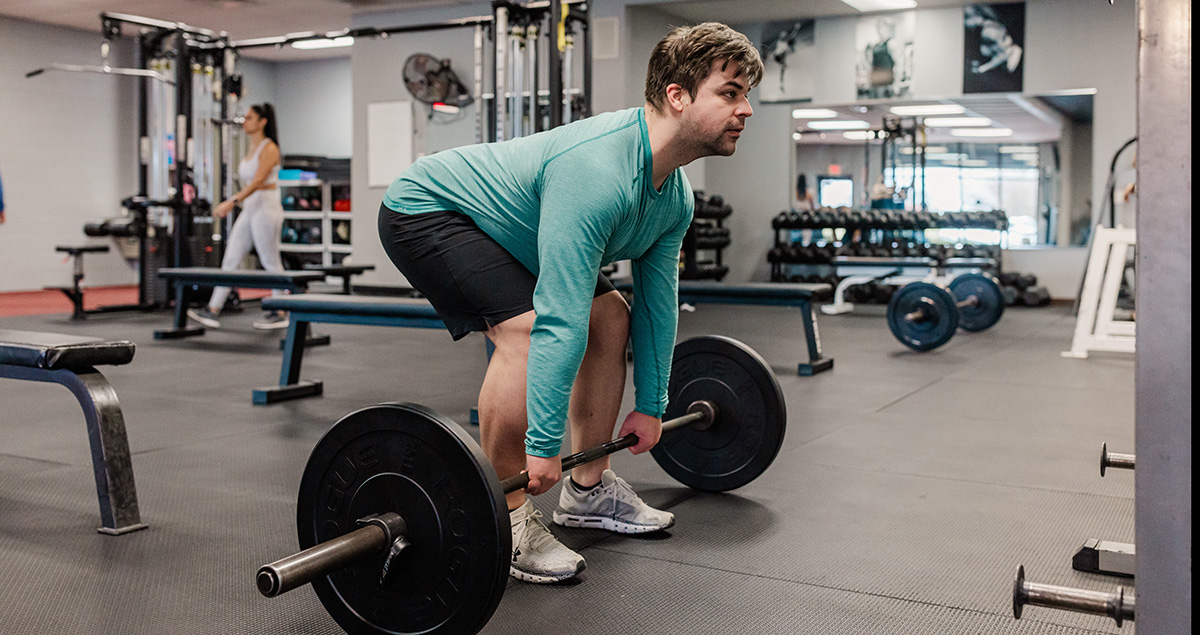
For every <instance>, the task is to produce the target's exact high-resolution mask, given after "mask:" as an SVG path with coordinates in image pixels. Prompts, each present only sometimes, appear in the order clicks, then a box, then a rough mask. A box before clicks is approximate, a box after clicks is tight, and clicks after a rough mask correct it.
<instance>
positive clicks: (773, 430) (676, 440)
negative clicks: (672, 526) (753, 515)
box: [650, 336, 787, 492]
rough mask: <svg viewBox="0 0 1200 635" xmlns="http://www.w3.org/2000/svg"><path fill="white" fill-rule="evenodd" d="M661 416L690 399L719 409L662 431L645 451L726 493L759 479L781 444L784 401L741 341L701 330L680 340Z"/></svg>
mask: <svg viewBox="0 0 1200 635" xmlns="http://www.w3.org/2000/svg"><path fill="white" fill-rule="evenodd" d="M667 399H668V401H667V411H666V414H664V415H663V419H664V420H667V419H674V418H676V417H682V416H683V415H685V414H687V408H688V406H689V405H691V404H692V402H694V401H699V400H705V401H708V402H710V403H712V404H713V405H715V406H716V408H717V417H716V419H715V421H714V422H713V424H712V425H711V426H710V427H708V428H706V429H704V430H700V429H698V428H696V427H694V426H690V427H685V428H680V429H678V430H675V431H674V432H670V433H668V434H665V435H663V437H662V439H661V440H660V441H659V442H658V445H656V446H654V449H652V450H651V451H650V453H651V455H653V456H654V460H655V461H657V462H658V464H659V466H660V467H662V468H663V470H665V471H666V472H667V473H668V474H670V475H671V477H672V478H674V479H675V480H677V481H679V482H680V483H683V484H684V485H687V486H689V487H692V488H695V489H699V490H703V491H708V492H724V491H728V490H731V489H736V488H738V487H742V486H743V485H746V484H747V483H749V482H750V481H753V480H754V479H755V478H758V476H759V475H761V474H762V473H763V472H764V471H766V469H767V467H768V466H770V465H771V462H772V461H774V460H775V456H776V455H777V454H779V448H780V447H781V446H782V445H783V436H784V432H785V430H786V428H787V407H786V405H785V404H784V401H783V392H782V391H781V390H780V388H779V382H778V381H776V379H775V374H774V373H773V372H771V367H770V366H768V365H767V363H766V362H765V361H763V358H762V357H760V356H759V355H758V353H756V352H754V351H753V350H752V349H750V348H749V347H748V346H746V345H745V344H742V343H741V342H738V341H737V340H733V339H730V338H727V337H720V336H703V337H696V338H692V339H689V340H686V341H683V342H680V343H679V344H678V345H677V346H676V347H675V355H674V360H673V361H672V363H671V383H670V386H669V387H668V398H667Z"/></svg>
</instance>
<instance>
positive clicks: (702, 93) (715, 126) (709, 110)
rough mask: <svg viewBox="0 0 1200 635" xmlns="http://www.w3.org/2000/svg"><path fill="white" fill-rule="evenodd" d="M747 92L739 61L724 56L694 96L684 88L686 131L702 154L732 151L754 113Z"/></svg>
mask: <svg viewBox="0 0 1200 635" xmlns="http://www.w3.org/2000/svg"><path fill="white" fill-rule="evenodd" d="M722 66H724V67H725V68H724V69H722ZM748 92H750V81H749V80H748V79H747V77H746V74H745V73H741V74H739V69H738V68H737V67H736V65H734V64H726V63H725V61H724V60H717V61H716V62H713V67H712V71H711V72H710V73H709V74H708V77H707V78H705V80H704V81H703V82H700V86H699V87H697V88H696V97H695V99H692V98H691V96H690V95H688V94H687V92H686V91H684V92H683V96H682V99H683V100H684V102H685V107H684V109H683V116H682V120H683V124H684V127H683V132H684V134H685V135H686V138H687V140H688V141H689V142H691V143H694V144H696V145H697V146H698V147H699V149H700V151H701V152H702V153H703V154H702V156H710V155H720V156H725V157H727V156H730V155H732V154H733V151H734V150H735V149H736V148H737V140H738V137H740V136H741V132H742V128H744V127H746V118H747V117H749V116H750V115H752V114H754V109H752V108H751V107H750V100H749V99H747V98H746V93H748Z"/></svg>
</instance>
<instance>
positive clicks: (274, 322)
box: [251, 313, 290, 331]
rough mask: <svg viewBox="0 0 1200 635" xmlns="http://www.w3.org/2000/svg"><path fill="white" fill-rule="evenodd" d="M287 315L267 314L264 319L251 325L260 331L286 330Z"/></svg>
mask: <svg viewBox="0 0 1200 635" xmlns="http://www.w3.org/2000/svg"><path fill="white" fill-rule="evenodd" d="M288 322H290V320H288V316H287V313H268V314H267V316H266V317H264V318H263V319H261V320H257V321H255V322H254V324H252V325H251V326H253V327H254V328H256V329H258V330H260V331H270V330H273V329H286V328H287V327H288Z"/></svg>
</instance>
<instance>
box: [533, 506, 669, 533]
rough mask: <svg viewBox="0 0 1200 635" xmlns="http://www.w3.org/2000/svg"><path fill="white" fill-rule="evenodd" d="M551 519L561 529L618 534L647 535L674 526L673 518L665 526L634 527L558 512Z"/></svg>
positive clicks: (597, 517) (619, 521)
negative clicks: (590, 530)
mask: <svg viewBox="0 0 1200 635" xmlns="http://www.w3.org/2000/svg"><path fill="white" fill-rule="evenodd" d="M553 518H554V524H556V525H562V526H563V527H583V528H585V529H606V530H608V531H612V532H615V533H618V534H648V533H650V532H652V531H662V530H664V529H670V528H671V527H673V526H674V525H675V518H674V517H672V518H671V522H669V523H667V524H665V525H635V524H633V523H627V522H625V521H621V520H617V519H615V518H608V517H605V516H580V515H578V514H567V513H563V512H558V511H556V512H554V516H553Z"/></svg>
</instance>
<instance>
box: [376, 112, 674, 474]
mask: <svg viewBox="0 0 1200 635" xmlns="http://www.w3.org/2000/svg"><path fill="white" fill-rule="evenodd" d="M653 173H654V170H653V157H652V155H651V152H650V139H649V136H648V134H647V130H646V118H645V114H644V112H643V110H642V109H641V108H632V109H628V110H621V111H617V112H611V113H604V114H601V115H596V116H594V117H590V118H588V119H583V120H580V121H577V122H573V123H571V124H568V125H565V126H560V127H558V128H555V129H553V130H548V131H546V132H541V133H538V134H535V135H531V136H528V137H522V138H519V139H513V140H511V141H504V142H500V143H488V144H480V145H472V146H465V147H461V148H455V149H452V150H446V151H444V152H439V153H437V154H433V155H429V156H425V157H421V158H420V159H417V160H416V161H415V162H413V164H412V165H411V166H410V167H409V168H408V169H407V170H405V171H404V173H403V174H401V175H400V176H399V177H398V178H397V179H396V180H395V181H394V182H393V183H392V185H391V186H390V187H389V188H388V190H387V194H386V195H385V196H384V204H385V205H386V206H387V207H388V208H389V209H391V210H393V211H396V212H399V213H404V214H419V213H424V212H433V211H458V212H461V213H463V214H466V215H467V216H469V217H470V218H471V219H472V220H473V221H474V222H475V224H476V225H477V226H478V227H479V228H480V229H481V230H483V231H484V232H485V233H487V234H488V235H489V236H491V237H492V238H493V239H494V240H495V241H496V242H497V243H499V244H500V245H501V246H502V247H504V248H505V249H506V250H508V251H509V252H510V253H512V254H513V256H514V257H516V258H517V260H518V261H520V262H521V263H522V264H523V265H525V267H527V268H528V269H529V270H530V271H531V272H532V273H533V274H534V275H535V276H537V285H536V287H535V290H534V294H533V307H534V311H535V313H536V317H535V319H534V323H533V330H532V333H531V335H530V347H529V365H528V371H527V379H526V393H527V394H526V404H527V406H528V416H529V428H528V432H527V433H526V438H525V451H526V452H527V453H528V454H530V455H533V456H542V457H550V456H557V455H558V453H559V450H560V449H561V446H562V438H563V434H564V432H565V430H566V422H567V406H568V403H569V401H570V393H571V386H572V384H574V382H575V376H576V374H577V373H578V372H579V365H580V363H581V362H582V361H583V354H584V351H585V349H586V347H587V338H588V321H589V317H590V315H591V309H592V296H593V293H594V291H595V288H596V277H597V276H598V275H599V271H600V268H601V267H603V266H605V265H607V264H610V263H612V262H616V261H619V260H630V261H632V265H633V287H634V301H633V308H632V314H631V317H630V320H631V322H630V337H631V339H632V344H633V352H634V358H633V359H634V361H633V382H634V394H635V405H634V407H635V409H636V410H637V411H638V412H641V413H643V414H647V415H651V416H654V417H659V418H661V417H662V415H663V412H664V411H665V410H666V403H667V382H668V379H669V375H670V371H671V356H672V352H673V350H674V346H675V333H676V327H677V322H678V317H679V314H678V282H677V281H678V278H679V249H680V247H681V246H682V244H683V236H684V234H685V233H686V232H687V229H688V226H689V225H690V224H691V221H692V212H693V208H694V198H693V195H692V190H691V186H690V185H689V184H688V181H687V177H686V176H685V175H684V174H683V170H681V169H676V170H675V171H674V172H672V173H671V175H670V176H669V177H668V178H667V180H666V181H665V182H664V183H663V185H662V187H661V188H659V189H657V190H656V189H655V188H654V184H653V178H652V177H653Z"/></svg>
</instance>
